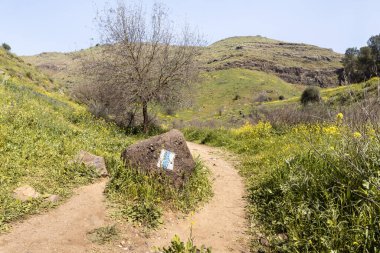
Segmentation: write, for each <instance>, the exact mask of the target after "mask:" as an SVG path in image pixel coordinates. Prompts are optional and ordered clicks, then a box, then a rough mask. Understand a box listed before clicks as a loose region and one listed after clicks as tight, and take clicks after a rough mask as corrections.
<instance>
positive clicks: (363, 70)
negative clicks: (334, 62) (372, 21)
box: [343, 34, 380, 83]
mask: <svg viewBox="0 0 380 253" xmlns="http://www.w3.org/2000/svg"><path fill="white" fill-rule="evenodd" d="M343 66H344V74H345V79H346V81H347V82H348V83H357V82H363V81H366V80H368V79H370V78H372V77H375V76H379V71H380V34H379V35H375V36H372V37H371V38H369V40H368V42H367V46H365V47H361V48H360V49H358V48H356V47H352V48H348V49H347V50H346V53H345V55H344V58H343Z"/></svg>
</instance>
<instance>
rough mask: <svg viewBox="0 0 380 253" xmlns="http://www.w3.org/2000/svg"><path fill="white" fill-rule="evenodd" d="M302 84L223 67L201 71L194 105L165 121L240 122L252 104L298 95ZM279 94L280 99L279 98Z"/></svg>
mask: <svg viewBox="0 0 380 253" xmlns="http://www.w3.org/2000/svg"><path fill="white" fill-rule="evenodd" d="M302 90H303V87H302V86H298V85H292V84H289V83H286V82H285V81H283V80H281V79H280V78H278V77H276V76H274V75H270V74H266V73H264V72H260V71H251V70H247V69H227V70H219V71H213V72H205V73H203V74H202V82H201V83H200V84H199V85H197V88H196V91H195V96H194V97H195V98H194V105H193V107H191V108H187V109H186V110H182V111H179V112H178V113H177V114H176V115H175V116H164V115H162V119H166V120H167V121H171V120H173V119H174V120H177V121H184V122H189V121H193V120H194V119H196V120H197V121H199V122H200V121H204V122H207V121H218V122H223V123H224V124H228V123H231V124H234V123H237V122H240V123H241V122H244V121H245V117H246V116H247V115H248V114H249V113H250V110H251V109H252V106H254V105H257V104H261V103H262V102H267V101H278V100H280V99H288V98H293V97H299V96H300V94H301V92H302ZM280 97H281V98H280Z"/></svg>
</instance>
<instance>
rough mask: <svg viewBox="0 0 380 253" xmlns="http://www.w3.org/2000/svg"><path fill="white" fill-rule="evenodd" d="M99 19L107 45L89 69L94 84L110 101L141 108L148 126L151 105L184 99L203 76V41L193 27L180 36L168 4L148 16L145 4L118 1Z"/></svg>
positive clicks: (86, 70) (129, 108)
mask: <svg viewBox="0 0 380 253" xmlns="http://www.w3.org/2000/svg"><path fill="white" fill-rule="evenodd" d="M98 21H99V28H100V34H101V36H102V39H103V44H104V45H103V46H102V47H101V49H99V50H98V52H97V53H96V54H94V55H95V57H93V58H92V60H91V61H90V62H87V64H85V67H84V71H83V73H84V74H86V76H88V78H89V79H88V80H89V82H88V83H89V84H90V86H91V85H94V86H92V87H94V88H95V87H96V88H95V89H96V90H98V91H102V92H101V94H104V96H105V97H103V98H102V99H100V100H103V101H102V103H103V104H104V106H110V104H115V103H117V104H118V107H119V109H120V108H121V110H126V113H132V112H134V111H136V110H139V111H141V113H142V123H143V129H144V131H147V130H148V127H149V122H150V117H149V110H150V107H151V105H154V104H160V105H168V104H170V105H181V103H183V101H184V97H186V92H184V91H185V89H186V88H188V87H191V84H192V83H193V82H194V80H195V79H196V78H197V76H198V67H197V61H196V56H197V55H198V53H199V46H200V45H201V40H200V39H199V36H197V35H196V34H195V33H193V32H191V31H190V29H189V28H188V27H187V26H186V27H185V28H184V29H183V30H182V32H181V33H180V34H179V35H175V34H174V32H173V31H174V30H175V29H174V28H173V26H172V25H171V23H170V21H169V19H168V14H167V11H166V9H165V8H164V6H163V5H162V4H158V3H156V4H154V6H153V8H152V11H151V16H150V18H147V15H146V13H145V12H144V11H143V9H142V7H141V6H126V5H125V4H124V3H122V2H118V5H117V7H116V8H111V9H107V10H105V11H104V12H103V14H102V15H101V16H100V17H99V18H98ZM99 51H100V53H99ZM90 89H91V88H90ZM93 92H94V91H93ZM97 97H98V100H99V94H98V96H97ZM100 97H102V96H100ZM87 100H91V95H90V97H88V98H87ZM107 103H108V104H107Z"/></svg>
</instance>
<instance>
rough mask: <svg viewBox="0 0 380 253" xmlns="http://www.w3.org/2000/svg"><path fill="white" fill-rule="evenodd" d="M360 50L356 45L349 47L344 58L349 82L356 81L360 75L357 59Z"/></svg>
mask: <svg viewBox="0 0 380 253" xmlns="http://www.w3.org/2000/svg"><path fill="white" fill-rule="evenodd" d="M358 56H359V50H358V49H357V48H356V47H352V48H348V49H347V50H346V53H345V54H344V58H343V66H344V72H345V74H346V79H348V80H347V81H348V82H350V83H351V82H355V80H356V79H357V75H358V73H357V72H358V68H357V60H358Z"/></svg>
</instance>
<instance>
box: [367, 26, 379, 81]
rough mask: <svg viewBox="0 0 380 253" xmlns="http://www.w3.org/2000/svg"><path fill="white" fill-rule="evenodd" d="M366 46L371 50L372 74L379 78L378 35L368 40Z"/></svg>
mask: <svg viewBox="0 0 380 253" xmlns="http://www.w3.org/2000/svg"><path fill="white" fill-rule="evenodd" d="M367 45H368V47H369V48H371V51H372V56H373V62H374V66H373V67H374V70H373V71H374V72H375V75H376V76H379V71H380V34H379V35H376V36H372V37H371V38H369V40H368V42H367Z"/></svg>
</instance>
